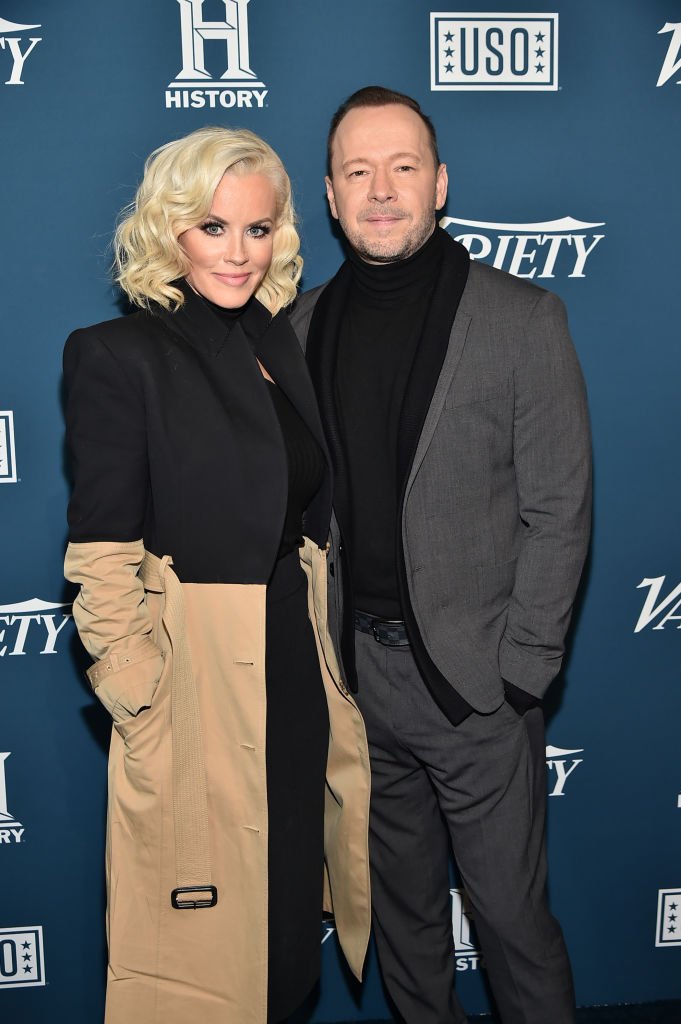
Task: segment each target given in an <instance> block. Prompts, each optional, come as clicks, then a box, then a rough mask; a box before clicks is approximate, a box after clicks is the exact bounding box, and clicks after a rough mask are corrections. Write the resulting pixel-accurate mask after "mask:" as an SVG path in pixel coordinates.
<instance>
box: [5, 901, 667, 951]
mask: <svg viewBox="0 0 681 1024" xmlns="http://www.w3.org/2000/svg"><path fill="white" fill-rule="evenodd" d="M672 910H676V907H672ZM21 948H22V949H30V948H31V943H30V942H22V943H21Z"/></svg>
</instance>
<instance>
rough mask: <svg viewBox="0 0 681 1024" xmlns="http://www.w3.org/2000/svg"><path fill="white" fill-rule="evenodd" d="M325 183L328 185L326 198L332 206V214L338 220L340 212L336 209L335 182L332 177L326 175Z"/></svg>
mask: <svg viewBox="0 0 681 1024" xmlns="http://www.w3.org/2000/svg"><path fill="white" fill-rule="evenodd" d="M324 184H325V185H326V198H327V199H328V200H329V206H330V207H331V216H332V217H333V218H334V219H335V220H338V212H337V210H336V197H335V195H334V193H333V182H332V181H331V178H330V177H329V176H328V174H327V175H326V177H325V178H324Z"/></svg>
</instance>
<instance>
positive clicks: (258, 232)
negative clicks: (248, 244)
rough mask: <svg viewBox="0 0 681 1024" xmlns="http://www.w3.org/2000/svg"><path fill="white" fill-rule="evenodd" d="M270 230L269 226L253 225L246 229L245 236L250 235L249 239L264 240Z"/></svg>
mask: <svg viewBox="0 0 681 1024" xmlns="http://www.w3.org/2000/svg"><path fill="white" fill-rule="evenodd" d="M271 230H272V229H271V227H270V226H269V224H253V225H251V227H250V228H249V229H248V231H247V234H248V235H250V237H251V238H266V237H267V235H269V233H270V231H271Z"/></svg>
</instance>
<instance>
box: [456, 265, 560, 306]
mask: <svg viewBox="0 0 681 1024" xmlns="http://www.w3.org/2000/svg"><path fill="white" fill-rule="evenodd" d="M542 301H544V302H546V303H548V304H553V303H555V305H556V306H562V300H561V299H560V298H559V296H557V295H556V294H555V293H554V292H551V291H549V290H548V289H547V288H543V287H541V286H540V285H538V284H536V283H535V282H534V281H531V280H528V279H527V278H521V277H516V276H515V275H514V274H509V273H508V272H507V271H505V270H498V269H497V268H496V267H492V266H490V265H489V264H487V263H481V262H479V261H478V260H471V263H470V269H469V273H468V281H467V283H466V287H465V289H464V293H463V295H462V298H461V309H462V311H466V312H471V313H473V312H475V313H479V312H480V309H481V308H484V309H486V310H488V311H490V312H492V311H499V312H505V313H507V314H508V313H510V312H513V311H517V312H518V313H519V314H521V315H522V314H524V315H528V314H529V313H531V312H532V310H533V309H534V308H535V307H536V306H537V304H538V303H540V302H542Z"/></svg>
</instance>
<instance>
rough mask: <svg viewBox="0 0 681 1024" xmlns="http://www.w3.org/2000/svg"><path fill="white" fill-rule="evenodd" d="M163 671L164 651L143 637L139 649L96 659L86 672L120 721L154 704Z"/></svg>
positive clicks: (98, 694)
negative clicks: (99, 659) (162, 652)
mask: <svg viewBox="0 0 681 1024" xmlns="http://www.w3.org/2000/svg"><path fill="white" fill-rule="evenodd" d="M162 672H163V655H162V654H161V652H160V650H159V649H158V647H156V645H155V644H154V643H153V642H152V641H151V640H149V639H148V638H146V637H144V638H142V639H141V642H140V644H139V646H138V647H137V649H127V650H125V651H122V652H121V653H120V654H110V655H108V657H106V658H102V660H101V661H97V662H95V664H94V665H92V666H91V668H89V669H88V672H87V676H88V679H89V680H90V684H91V686H92V689H93V690H94V692H95V694H96V696H97V697H98V698H99V700H100V701H101V702H102V704H103V705H104V707H105V708H106V709H107V711H108V712H109V714H110V715H111V717H112V718H113V720H114V722H115V723H116V724H117V725H120V724H121V723H123V722H126V721H128V720H129V719H130V718H134V717H135V716H136V715H138V714H139V712H140V711H142V710H143V709H144V708H148V707H150V706H151V702H152V700H153V697H154V693H155V692H156V687H157V686H158V682H159V679H160V678H161V673H162Z"/></svg>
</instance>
